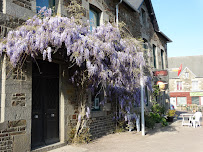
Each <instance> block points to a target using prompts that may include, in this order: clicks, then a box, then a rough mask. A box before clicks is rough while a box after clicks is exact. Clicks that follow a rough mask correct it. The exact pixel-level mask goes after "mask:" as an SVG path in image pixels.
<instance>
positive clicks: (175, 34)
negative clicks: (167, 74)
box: [152, 0, 203, 57]
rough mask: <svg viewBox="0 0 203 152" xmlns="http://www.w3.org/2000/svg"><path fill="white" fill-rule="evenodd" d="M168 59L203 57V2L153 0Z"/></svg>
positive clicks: (197, 0)
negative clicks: (168, 40) (167, 39)
mask: <svg viewBox="0 0 203 152" xmlns="http://www.w3.org/2000/svg"><path fill="white" fill-rule="evenodd" d="M152 5H153V8H154V11H155V15H156V19H157V21H158V25H159V30H160V31H162V32H163V33H164V34H165V35H167V36H168V37H169V38H170V39H171V40H172V41H173V42H172V43H168V50H167V51H168V57H176V56H193V55H203V0H152Z"/></svg>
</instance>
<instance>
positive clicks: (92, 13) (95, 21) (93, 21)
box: [89, 6, 100, 30]
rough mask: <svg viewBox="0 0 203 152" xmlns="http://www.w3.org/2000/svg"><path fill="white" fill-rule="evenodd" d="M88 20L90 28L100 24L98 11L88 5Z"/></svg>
mask: <svg viewBox="0 0 203 152" xmlns="http://www.w3.org/2000/svg"><path fill="white" fill-rule="evenodd" d="M89 21H90V30H92V28H93V27H97V26H99V25H100V11H99V10H98V9H97V8H95V7H93V6H90V10H89Z"/></svg>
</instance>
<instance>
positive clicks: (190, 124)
mask: <svg viewBox="0 0 203 152" xmlns="http://www.w3.org/2000/svg"><path fill="white" fill-rule="evenodd" d="M193 115H194V114H189V113H183V114H180V116H182V117H183V120H182V126H184V125H187V126H192V123H190V121H189V120H191V117H192V116H193ZM185 118H189V119H186V120H185Z"/></svg>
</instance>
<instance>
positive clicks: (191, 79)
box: [168, 55, 203, 108]
mask: <svg viewBox="0 0 203 152" xmlns="http://www.w3.org/2000/svg"><path fill="white" fill-rule="evenodd" d="M168 64H169V68H176V67H179V66H180V65H181V64H182V66H183V68H182V72H181V73H180V75H179V76H178V75H177V73H170V75H169V84H170V85H169V89H170V103H171V104H172V105H174V107H175V108H179V107H180V106H189V105H191V104H193V105H194V104H195V105H203V73H202V70H201V68H200V67H201V65H203V55H199V56H183V57H170V58H169V59H168Z"/></svg>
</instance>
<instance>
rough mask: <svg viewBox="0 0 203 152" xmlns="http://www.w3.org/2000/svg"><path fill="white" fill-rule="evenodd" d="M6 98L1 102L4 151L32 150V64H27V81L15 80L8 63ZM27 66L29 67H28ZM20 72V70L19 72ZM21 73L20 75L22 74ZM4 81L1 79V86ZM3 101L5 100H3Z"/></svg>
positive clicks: (25, 69) (1, 134)
mask: <svg viewBox="0 0 203 152" xmlns="http://www.w3.org/2000/svg"><path fill="white" fill-rule="evenodd" d="M6 62H7V63H6V65H7V68H6V81H5V86H3V87H4V88H5V93H4V92H1V96H5V99H4V100H1V105H0V109H1V114H0V115H1V123H0V137H1V141H2V145H1V146H0V148H1V149H2V150H7V151H9V150H14V151H22V149H24V150H25V151H29V150H30V144H31V109H32V108H31V96H32V79H31V75H32V72H31V71H32V68H31V64H30V62H26V63H25V66H24V68H23V71H21V72H22V73H23V75H25V76H26V79H20V78H21V77H19V79H15V78H16V77H15V75H16V74H15V70H14V69H13V68H12V67H11V66H8V65H9V61H8V60H7V61H6ZM26 65H27V66H26ZM19 71H20V70H19ZM21 72H19V73H21ZM2 81H4V78H3V76H2V77H1V84H2ZM1 99H3V98H1Z"/></svg>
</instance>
